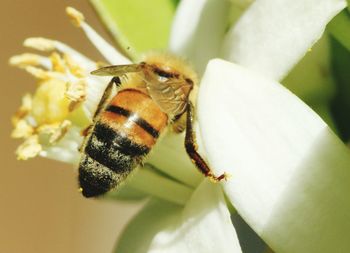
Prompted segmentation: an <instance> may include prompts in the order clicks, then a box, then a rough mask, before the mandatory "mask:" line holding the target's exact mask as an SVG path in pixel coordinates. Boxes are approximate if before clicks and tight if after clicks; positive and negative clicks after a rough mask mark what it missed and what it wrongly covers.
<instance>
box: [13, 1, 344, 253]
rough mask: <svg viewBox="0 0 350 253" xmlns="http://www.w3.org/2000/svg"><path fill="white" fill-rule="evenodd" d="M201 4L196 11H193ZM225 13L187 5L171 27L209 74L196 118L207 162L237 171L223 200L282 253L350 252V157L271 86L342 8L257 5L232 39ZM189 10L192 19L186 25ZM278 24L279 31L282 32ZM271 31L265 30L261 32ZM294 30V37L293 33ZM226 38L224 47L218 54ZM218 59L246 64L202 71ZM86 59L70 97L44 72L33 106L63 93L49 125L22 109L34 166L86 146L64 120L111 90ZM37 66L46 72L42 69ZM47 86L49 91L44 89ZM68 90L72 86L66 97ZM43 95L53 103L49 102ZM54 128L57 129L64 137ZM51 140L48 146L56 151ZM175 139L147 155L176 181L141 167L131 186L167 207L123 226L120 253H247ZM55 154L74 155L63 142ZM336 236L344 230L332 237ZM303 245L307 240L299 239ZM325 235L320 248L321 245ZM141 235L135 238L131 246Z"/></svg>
mask: <svg viewBox="0 0 350 253" xmlns="http://www.w3.org/2000/svg"><path fill="white" fill-rule="evenodd" d="M194 3H196V4H197V5H196V7H197V8H193V5H194ZM228 6H229V3H228V2H226V1H217V2H215V3H214V2H213V1H209V0H207V1H205V0H203V1H200V2H195V1H182V2H181V4H180V7H179V9H178V13H177V15H176V18H175V23H174V29H173V36H172V38H173V39H172V43H171V45H172V46H171V48H172V50H173V51H177V53H179V54H185V55H189V56H192V58H193V61H194V62H195V64H196V66H197V67H198V68H199V69H200V71H203V72H204V75H203V78H202V81H201V88H200V92H199V96H198V120H199V128H200V132H201V141H202V144H203V146H204V151H205V154H206V157H207V158H208V160H209V162H210V164H211V165H212V167H213V169H214V171H215V172H216V173H218V174H219V173H221V172H223V171H227V172H231V174H232V175H233V177H232V179H230V180H229V181H228V182H224V183H223V184H222V185H223V189H224V191H225V193H226V195H227V197H228V200H229V201H230V202H231V203H232V204H233V205H234V207H235V208H236V209H237V211H238V212H239V213H240V215H242V217H243V218H244V219H245V220H246V221H247V222H248V224H249V225H250V226H251V227H252V228H253V229H254V230H255V231H256V232H257V233H258V234H259V235H260V236H261V237H262V238H263V239H264V240H265V241H266V242H267V243H268V244H269V245H270V246H271V247H272V248H273V249H274V250H275V251H276V252H330V251H332V250H333V249H335V248H336V247H337V249H340V251H341V252H346V251H347V250H348V249H349V248H350V245H349V243H348V242H347V240H346V238H344V236H346V231H348V229H349V227H350V225H349V224H348V223H347V222H343V221H344V220H346V219H344V217H347V216H348V213H349V212H348V210H349V206H350V203H349V201H348V200H347V199H346V198H344V197H342V195H340V194H341V193H344V192H346V191H347V190H349V186H348V185H349V184H348V181H349V179H350V178H349V177H350V174H349V172H348V171H347V168H348V167H349V165H350V155H349V151H348V149H347V148H346V147H345V146H344V145H343V144H342V143H341V142H340V141H339V140H338V139H337V137H336V136H335V135H334V134H333V133H332V132H331V131H330V130H329V128H328V127H327V125H326V124H325V123H324V122H323V121H322V120H321V119H320V118H319V117H318V116H317V115H316V114H315V113H314V112H312V111H311V110H310V109H309V108H308V107H307V106H306V105H304V104H303V103H302V102H301V101H300V100H299V99H298V98H297V97H295V96H294V95H292V94H291V93H289V92H288V91H286V90H285V89H284V88H283V87H282V86H281V85H280V84H278V82H277V81H276V80H279V79H281V77H283V76H285V75H286V74H287V73H288V71H289V70H290V69H291V68H292V67H293V66H294V65H295V64H296V63H297V62H298V61H299V59H300V58H301V57H302V56H303V55H304V54H305V52H306V51H307V50H308V48H310V47H311V46H312V44H313V43H314V42H315V41H316V40H317V39H318V38H319V36H321V34H322V32H323V30H324V27H325V25H326V24H327V22H328V21H329V20H330V19H331V18H332V17H333V16H334V15H335V14H336V13H337V12H338V11H340V10H341V9H342V8H344V7H345V2H344V1H340V0H339V1H331V0H327V1H323V2H322V3H318V2H316V1H314V0H309V1H301V0H300V1H299V0H298V1H294V2H288V1H280V2H279V3H278V4H277V3H274V4H271V2H270V1H268V0H263V1H257V2H254V3H252V4H251V5H250V6H249V8H248V9H247V11H246V12H245V13H244V15H243V16H241V17H240V18H239V19H238V21H237V22H236V23H235V24H234V25H233V26H232V28H231V29H230V31H229V32H228V33H225V29H224V24H225V23H226V22H227V16H226V15H224V14H225V13H226V11H227V8H226V7H228ZM315 6H317V8H316V9H315V8H314V7H315ZM300 8H303V12H300ZM193 10H196V12H195V13H194V12H193ZM67 11H68V14H69V15H70V16H71V17H72V18H73V20H74V21H75V23H76V24H77V25H78V26H79V27H81V28H82V29H83V30H84V31H85V33H86V34H87V36H88V37H89V38H90V40H91V41H93V43H94V44H95V45H96V46H97V47H98V49H99V50H100V51H101V53H102V54H103V55H104V56H105V58H106V59H107V60H108V61H109V62H110V63H111V64H122V63H125V62H128V60H127V59H126V58H125V57H123V56H121V55H120V54H119V53H118V52H117V51H116V50H115V49H113V48H112V47H111V46H109V45H108V44H107V43H106V42H105V41H104V40H103V39H102V38H101V37H99V36H98V35H97V34H96V33H95V32H94V31H93V30H92V28H91V27H90V26H88V24H86V23H85V21H84V18H83V16H82V15H81V14H80V13H79V12H77V11H75V10H74V9H70V8H69V9H67ZM190 12H191V16H192V15H193V16H194V17H196V18H194V19H193V22H190V23H189V22H188V21H189V20H190V19H188V16H189V13H190ZM206 13H211V14H212V15H211V16H210V17H208V19H203V18H201V17H202V16H205V17H207V16H206V15H204V14H206ZM267 14H268V15H267ZM310 18H311V19H313V20H317V21H318V22H310V24H309V23H308V26H306V27H303V28H304V29H305V30H304V29H302V28H301V25H304V23H305V20H307V19H310ZM183 22H186V24H187V26H186V28H187V29H185V26H183ZM209 24H210V26H209V28H208V25H209ZM252 24H256V26H252ZM257 24H259V25H257ZM271 24H278V25H279V26H280V29H277V28H276V29H275V28H273V27H272V26H271ZM281 27H282V28H283V27H284V28H285V30H283V29H281ZM268 29H269V31H270V33H267V32H266V31H267V30H268ZM288 29H289V30H288ZM290 29H292V30H293V31H295V32H294V33H292V34H291V33H290ZM306 31H307V33H306ZM213 33H215V34H216V36H214V35H213ZM293 39H294V40H293ZM32 41H33V40H32ZM34 41H35V40H34ZM36 41H37V42H38V41H39V42H40V43H37V44H36V43H34V47H36V48H38V49H43V48H44V50H47V49H46V48H50V49H49V50H50V51H51V50H52V49H56V50H58V51H59V52H60V53H63V54H64V53H66V54H68V55H71V56H77V55H78V56H79V57H75V58H77V59H79V58H80V59H81V57H83V56H81V55H80V54H78V53H77V52H75V51H73V50H72V49H71V48H68V47H67V46H66V45H63V44H61V43H59V42H55V41H50V40H49V41H48V40H41V39H40V40H36ZM222 41H224V44H223V45H224V46H223V47H220V46H219V45H221V43H222ZM42 42H43V43H42ZM47 42H49V44H46V43H47ZM296 42H298V43H296ZM27 44H28V43H27ZM39 45H40V46H39ZM58 45H61V47H59V46H58ZM62 48H65V51H64V50H62ZM220 48H221V49H220ZM286 48H288V49H289V50H285V49H286ZM218 55H222V56H224V58H225V59H228V60H231V61H234V62H236V63H238V64H240V65H236V64H233V63H229V62H226V61H223V60H218V59H215V60H211V61H210V62H209V64H207V61H209V60H210V59H211V58H214V57H217V56H218ZM56 58H57V56H56ZM62 58H63V59H64V56H63V57H62ZM43 60H45V61H47V58H43ZM86 60H87V59H86ZM19 62H20V63H21V64H18V63H17V65H22V64H24V66H26V65H28V63H26V61H19ZM27 62H28V61H27ZM29 62H30V61H29ZM43 62H44V61H43ZM87 62H88V63H89V64H90V65H89V66H87V67H86V68H83V69H82V71H80V72H83V73H85V75H84V74H82V75H81V76H76V75H75V74H73V76H75V78H77V79H78V80H76V79H72V80H75V81H76V82H77V83H78V84H79V85H78V84H77V85H73V84H69V85H67V86H66V87H65V88H63V87H64V86H63V85H62V82H60V81H59V78H58V77H59V76H60V75H56V74H57V73H56V72H59V73H61V75H62V73H68V74H63V76H64V77H67V76H68V77H70V76H71V75H72V74H71V73H70V72H72V69H70V67H69V64H68V63H67V62H65V63H64V64H61V66H63V67H62V68H60V69H58V70H55V69H54V68H52V66H54V64H53V61H52V60H51V66H49V67H48V65H46V67H48V69H51V71H44V72H42V74H40V75H37V76H38V77H39V76H42V77H44V76H45V78H42V79H43V80H45V82H43V84H45V86H44V87H48V88H49V91H50V92H42V93H41V92H40V91H39V89H38V91H37V93H36V94H35V96H37V97H38V98H37V100H38V102H40V103H43V104H44V105H45V106H48V105H51V101H53V100H55V99H56V96H52V95H50V94H51V89H53V90H56V89H57V93H56V94H58V91H60V92H61V93H63V94H64V96H63V98H62V97H61V100H59V101H58V102H55V104H56V105H57V104H58V105H59V106H58V110H57V112H58V113H57V115H56V114H55V117H54V118H53V119H46V117H44V114H40V113H39V114H36V113H35V109H40V108H41V106H39V107H37V108H36V107H35V106H34V103H30V102H28V101H30V100H28V99H27V100H26V101H24V102H23V105H22V107H21V108H23V109H20V110H19V113H18V114H17V115H18V116H17V118H16V119H15V120H14V122H15V124H16V128H15V129H17V132H18V133H17V136H20V137H24V138H26V142H27V141H28V140H31V139H32V140H31V142H29V143H28V145H29V146H30V147H31V148H30V149H29V151H30V152H28V153H30V155H26V156H27V157H30V156H33V154H34V155H36V154H40V155H43V154H45V153H43V151H46V154H48V153H50V151H51V150H50V148H54V147H59V145H60V143H62V142H63V141H64V140H65V138H66V141H75V143H79V141H81V137H80V140H78V139H79V138H77V139H74V138H70V137H69V133H70V132H72V131H71V130H70V129H73V126H74V127H76V128H78V129H79V126H82V125H84V124H81V122H80V121H78V122H77V123H76V122H73V120H72V121H70V123H65V127H63V123H64V122H66V120H68V119H69V115H70V113H74V112H76V111H77V110H78V108H81V110H80V114H81V115H83V117H84V118H85V119H86V118H87V119H89V118H90V119H91V115H92V113H93V111H94V110H93V109H94V106H95V107H96V104H97V101H98V99H97V98H99V97H100V96H101V91H103V88H104V87H105V85H106V83H107V82H106V80H103V79H98V78H95V79H93V78H94V77H90V76H88V75H86V73H88V72H89V71H90V70H92V69H93V68H94V67H96V66H97V64H96V63H94V62H92V61H90V60H87ZM35 64H37V63H35ZM35 64H34V65H35ZM82 64H83V63H82ZM29 65H30V66H32V65H33V62H30V63H29ZM40 65H41V66H43V67H45V65H44V64H43V63H40ZM78 65H79V64H78ZM206 65H207V66H206ZM205 66H206V69H205V71H204V67H205ZM90 67H93V68H90ZM26 69H28V67H26ZM62 69H63V70H64V71H62ZM52 70H54V71H52ZM35 71H36V72H40V71H37V69H36V70H35ZM35 71H34V72H33V71H32V72H31V73H35ZM65 71H66V72H65ZM63 79H64V78H63ZM72 80H71V79H64V81H65V83H75V82H72ZM92 81H94V82H95V83H94V84H95V85H92V84H91V83H92ZM50 82H52V83H53V84H49V85H52V86H47V85H48V84H47V83H50ZM43 84H41V85H40V86H39V88H41V87H42V86H43ZM83 84H85V85H83ZM72 85H73V87H74V86H75V88H72V89H70V88H69V87H72ZM50 87H52V88H50ZM93 87H95V88H97V87H98V90H100V93H98V94H99V95H96V92H90V90H91V89H93ZM43 89H44V88H43ZM69 90H71V91H72V92H69ZM62 91H63V92H62ZM45 96H47V97H48V98H42V97H45ZM24 100H25V99H24ZM33 100H34V99H33ZM47 101H50V102H47ZM91 101H93V102H91ZM45 106H44V108H45ZM23 115H24V116H23ZM35 115H39V116H35ZM208 115H212V116H213V117H214V116H215V117H217V119H214V120H213V118H212V117H208ZM73 118H75V117H73ZM33 119H34V120H33ZM223 119H224V120H223ZM20 121H22V122H23V121H24V123H19V122H20ZM47 122H48V123H50V124H53V123H55V124H59V127H58V129H59V130H58V131H56V132H58V133H57V134H56V132H54V131H53V130H52V129H53V128H52V126H51V125H49V124H48V123H47ZM67 124H68V125H67ZM46 125H49V126H48V127H49V130H50V131H52V132H51V134H50V135H49V137H50V138H53V137H52V136H56V135H58V136H59V138H58V139H56V141H57V145H56V146H55V145H53V146H50V147H48V148H46V145H47V144H46V143H41V142H40V139H39V137H41V135H42V132H41V131H39V129H40V128H41V127H43V126H44V127H45V126H46ZM72 125H73V126H72ZM69 128H70V129H69ZM66 129H67V130H66ZM80 129H82V127H80ZM15 132H16V131H15ZM77 132H78V131H75V133H77ZM50 138H49V141H48V143H49V144H51V145H52V143H54V142H50ZM77 140H78V141H77ZM178 140H179V139H178V138H176V137H174V136H170V137H169V139H166V140H164V143H163V145H162V146H161V147H158V148H159V149H161V150H159V151H160V152H158V154H161V155H158V157H157V156H156V154H157V153H156V152H155V155H154V156H153V158H152V157H151V158H150V161H151V162H152V163H153V164H155V165H156V167H157V169H160V170H162V171H163V172H165V173H167V174H168V175H170V176H171V178H169V177H163V176H162V175H161V174H160V173H158V172H157V169H154V168H149V169H147V170H139V175H136V176H135V177H134V178H133V180H131V181H130V182H129V183H130V184H129V185H130V187H131V188H132V187H133V188H134V189H138V190H145V191H148V193H151V194H153V195H154V196H157V197H160V198H163V199H166V200H168V201H170V203H169V202H165V201H162V200H156V199H152V200H151V201H150V202H149V203H148V204H147V205H146V207H145V208H144V209H143V210H142V211H141V213H140V214H139V215H138V216H137V217H136V218H135V219H134V220H133V221H132V222H131V224H130V225H129V226H128V228H127V229H126V231H125V233H124V235H123V236H122V237H121V239H120V241H119V244H118V246H117V248H116V252H145V251H148V252H164V251H166V252H196V251H197V252H198V251H199V252H213V251H214V250H215V251H219V252H241V248H240V244H239V240H238V238H237V235H236V232H235V229H234V227H233V226H232V224H231V220H230V212H229V209H228V207H227V205H226V202H225V198H224V194H223V192H222V191H221V188H220V186H219V185H215V184H211V183H209V182H207V181H206V180H204V181H202V180H201V178H200V177H198V175H197V174H196V173H195V172H194V171H193V170H188V171H186V170H185V169H184V168H188V167H189V165H188V161H187V165H186V161H185V159H183V157H185V156H184V155H183V156H182V155H180V156H179V153H178V150H179V149H178V148H176V149H175V150H174V149H173V148H172V145H173V146H177V144H178V143H176V142H177V141H178ZM32 142H33V143H34V144H35V145H34V144H32ZM167 142H168V143H167ZM166 144H169V145H166ZM169 146H170V147H169ZM24 148H25V147H24ZM45 148H46V150H45ZM60 148H61V150H66V149H67V148H66V147H65V145H64V144H62V146H61V147H60ZM27 150H28V149H27ZM68 150H69V149H68ZM171 151H173V152H171ZM174 151H175V152H174ZM22 152H23V151H22ZM72 152H73V151H72ZM74 152H76V151H74ZM179 152H184V151H179ZM20 153H21V152H20ZM165 153H166V154H167V155H169V156H177V157H179V159H178V160H179V163H176V164H171V163H169V162H168V161H165V159H166V158H164V157H165V155H164V154H165ZM22 154H26V153H25V152H24V153H22ZM56 154H57V153H56ZM159 156H163V158H159ZM169 156H167V157H169ZM61 160H65V161H70V162H71V160H69V159H61ZM183 164H184V166H182V165H183ZM174 167H175V170H174ZM329 168H331V169H329ZM141 174H142V175H141ZM141 176H143V177H141ZM141 178H142V179H141ZM173 178H174V179H176V180H173ZM146 180H149V181H146ZM335 182H337V183H335ZM149 185H151V186H153V187H149ZM335 185H336V187H334V186H335ZM193 189H195V190H193ZM325 189H332V190H328V191H325ZM174 203H176V204H174ZM179 204H180V206H179ZM181 205H184V207H181ZM208 228H210V229H208ZM334 231H340V232H339V234H337V236H335V235H334V233H335V232H334ZM306 237H307V238H309V239H308V241H305V240H304V239H305V238H306ZM319 237H322V238H323V239H322V241H319V240H317V239H318V238H319ZM135 238H139V239H138V240H136V243H135ZM130 240H133V243H130Z"/></svg>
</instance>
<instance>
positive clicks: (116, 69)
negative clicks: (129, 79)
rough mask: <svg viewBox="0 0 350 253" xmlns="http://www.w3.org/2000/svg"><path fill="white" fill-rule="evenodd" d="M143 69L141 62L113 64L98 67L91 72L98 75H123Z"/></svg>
mask: <svg viewBox="0 0 350 253" xmlns="http://www.w3.org/2000/svg"><path fill="white" fill-rule="evenodd" d="M141 70H142V68H141V65H140V64H128V65H112V66H106V67H102V68H99V69H96V70H94V71H92V72H91V74H92V75H96V76H122V75H124V74H127V73H130V72H139V71H141Z"/></svg>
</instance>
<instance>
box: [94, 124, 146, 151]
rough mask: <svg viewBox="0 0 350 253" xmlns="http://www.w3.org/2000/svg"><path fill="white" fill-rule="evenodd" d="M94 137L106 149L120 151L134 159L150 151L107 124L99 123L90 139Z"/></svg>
mask: <svg viewBox="0 0 350 253" xmlns="http://www.w3.org/2000/svg"><path fill="white" fill-rule="evenodd" d="M93 136H96V138H97V139H98V140H99V141H101V142H102V143H104V145H105V149H113V150H119V151H120V152H121V153H122V154H125V155H129V156H132V157H135V156H144V155H146V154H148V152H149V151H150V149H149V148H148V147H147V146H145V145H140V144H137V143H135V142H133V141H132V140H130V139H129V138H128V137H127V136H125V135H122V134H120V133H118V132H117V131H115V130H113V129H112V128H110V127H108V126H107V125H105V124H101V123H97V124H96V125H95V127H94V130H93V133H92V134H91V137H90V138H91V139H92V137H93Z"/></svg>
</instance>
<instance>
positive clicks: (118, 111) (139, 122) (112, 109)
mask: <svg viewBox="0 0 350 253" xmlns="http://www.w3.org/2000/svg"><path fill="white" fill-rule="evenodd" d="M106 111H108V112H113V113H115V114H120V115H123V116H125V117H127V118H129V117H132V116H133V117H134V116H135V114H134V113H132V112H130V111H129V110H126V109H124V108H122V107H119V106H115V105H109V106H108V107H107V108H106ZM133 121H134V122H135V123H136V124H137V125H139V126H140V127H142V128H143V129H144V130H145V131H146V132H147V133H149V134H150V135H152V136H153V137H154V138H158V136H159V132H158V130H157V129H155V128H154V127H153V126H152V125H151V124H150V123H148V122H147V121H146V120H144V119H143V118H141V117H139V116H138V115H136V117H135V119H134V120H133Z"/></svg>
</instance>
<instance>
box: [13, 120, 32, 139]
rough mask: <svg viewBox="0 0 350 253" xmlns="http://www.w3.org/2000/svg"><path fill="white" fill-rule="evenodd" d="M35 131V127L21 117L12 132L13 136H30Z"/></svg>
mask: <svg viewBox="0 0 350 253" xmlns="http://www.w3.org/2000/svg"><path fill="white" fill-rule="evenodd" d="M33 132H34V128H33V127H32V126H31V125H29V124H28V122H27V121H25V120H23V119H21V120H18V121H17V122H16V124H15V128H14V129H13V131H12V133H11V137H12V138H28V137H29V136H31V135H32V134H33Z"/></svg>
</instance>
